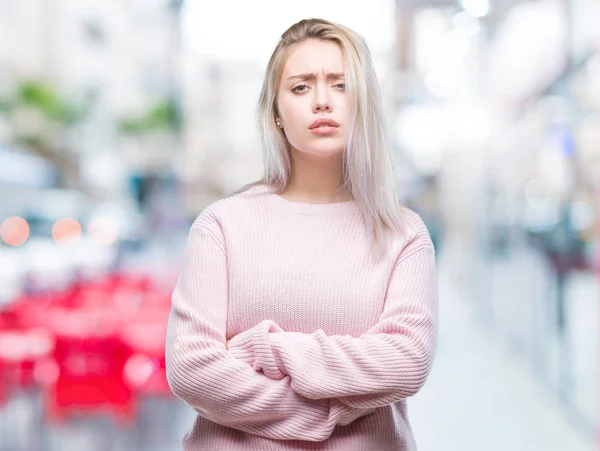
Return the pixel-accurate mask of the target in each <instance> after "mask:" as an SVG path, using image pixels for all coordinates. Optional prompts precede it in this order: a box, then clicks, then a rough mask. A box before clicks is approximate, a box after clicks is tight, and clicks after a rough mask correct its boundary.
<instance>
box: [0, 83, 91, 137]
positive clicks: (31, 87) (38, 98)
mask: <svg viewBox="0 0 600 451" xmlns="http://www.w3.org/2000/svg"><path fill="white" fill-rule="evenodd" d="M22 106H29V107H32V108H35V109H37V110H38V111H39V112H40V113H42V114H43V115H44V116H45V117H46V118H48V119H50V120H53V121H56V122H58V123H60V124H62V125H64V126H71V125H74V124H75V123H76V122H78V121H79V120H80V119H81V118H82V117H83V115H84V113H85V107H83V106H81V107H76V106H75V105H74V104H72V103H69V102H68V101H67V100H65V99H63V98H62V97H61V96H60V94H59V93H58V92H57V91H56V90H55V89H54V88H53V87H52V86H51V85H49V84H47V83H44V82H40V81H34V80H26V81H23V82H21V83H19V85H18V86H17V88H16V90H15V92H14V93H13V95H12V96H11V97H10V98H7V99H0V112H1V113H5V114H7V113H10V111H12V110H14V109H18V108H19V107H22Z"/></svg>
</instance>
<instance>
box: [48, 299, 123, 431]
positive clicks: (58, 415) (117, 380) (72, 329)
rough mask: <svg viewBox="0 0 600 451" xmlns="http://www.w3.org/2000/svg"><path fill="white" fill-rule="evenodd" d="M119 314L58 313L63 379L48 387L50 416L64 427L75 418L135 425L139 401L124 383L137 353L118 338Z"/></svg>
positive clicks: (53, 322) (54, 316)
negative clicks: (103, 416)
mask: <svg viewBox="0 0 600 451" xmlns="http://www.w3.org/2000/svg"><path fill="white" fill-rule="evenodd" d="M112 315H113V313H110V312H106V311H105V312H103V311H84V310H66V309H54V311H52V312H51V313H50V314H49V315H48V321H49V324H50V326H51V327H52V328H53V329H54V330H55V332H56V349H55V352H54V360H55V362H56V366H57V369H58V371H57V373H58V375H57V378H56V381H55V382H54V384H52V385H51V386H50V387H48V390H47V393H46V396H45V401H46V403H45V404H46V416H47V419H48V420H49V421H53V422H60V421H64V420H65V419H66V418H67V416H68V415H69V414H70V413H73V412H78V413H79V412H82V413H98V412H103V413H108V414H110V415H111V416H113V418H115V419H116V420H117V423H119V424H120V425H123V426H129V425H131V424H132V423H133V421H134V416H135V397H134V394H133V392H132V390H131V389H130V388H129V386H128V385H127V384H126V383H125V381H124V380H123V369H124V367H125V363H126V362H127V359H128V358H129V356H130V354H131V351H130V350H129V348H128V347H127V346H126V345H125V344H124V343H123V342H122V341H121V340H120V339H119V338H118V336H117V326H118V322H117V320H116V318H115V317H114V316H112Z"/></svg>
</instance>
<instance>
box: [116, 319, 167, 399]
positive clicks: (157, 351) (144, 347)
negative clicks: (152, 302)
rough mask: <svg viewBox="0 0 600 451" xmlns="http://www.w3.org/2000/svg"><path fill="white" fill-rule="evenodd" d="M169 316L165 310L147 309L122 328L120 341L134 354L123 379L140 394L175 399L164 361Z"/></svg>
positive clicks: (128, 362) (126, 367) (128, 361)
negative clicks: (172, 397)
mask: <svg viewBox="0 0 600 451" xmlns="http://www.w3.org/2000/svg"><path fill="white" fill-rule="evenodd" d="M140 313H141V312H140ZM168 314H169V311H168V310H167V309H164V308H148V309H147V310H145V311H144V313H143V314H141V315H140V316H138V317H137V318H136V320H133V321H131V322H129V323H128V324H125V325H124V326H123V328H122V329H121V334H120V338H121V340H122V341H123V342H124V343H126V344H127V346H128V347H129V348H130V349H131V350H132V352H133V353H132V355H131V356H130V357H129V359H128V360H127V363H126V364H125V367H124V372H123V377H124V379H125V381H126V383H127V384H128V385H129V386H130V387H131V389H132V390H134V391H136V392H137V393H138V394H140V395H160V396H162V395H166V396H172V392H171V389H170V387H169V384H168V382H167V375H166V362H165V340H166V331H167V322H168Z"/></svg>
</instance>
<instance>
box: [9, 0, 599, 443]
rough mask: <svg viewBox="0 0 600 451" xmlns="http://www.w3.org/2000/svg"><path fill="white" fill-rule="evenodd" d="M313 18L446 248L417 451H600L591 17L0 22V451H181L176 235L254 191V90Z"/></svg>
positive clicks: (589, 0)
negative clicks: (285, 37) (349, 34)
mask: <svg viewBox="0 0 600 451" xmlns="http://www.w3.org/2000/svg"><path fill="white" fill-rule="evenodd" d="M307 17H322V18H325V19H329V20H332V21H335V22H339V23H342V24H345V25H347V26H349V27H351V28H353V29H355V30H356V31H358V32H359V33H360V34H362V35H363V36H364V37H365V38H366V40H367V42H368V43H369V45H370V48H371V51H372V54H373V58H374V62H375V65H376V70H377V73H378V77H379V81H380V85H381V89H382V91H383V97H384V100H385V108H386V110H387V118H388V121H389V124H388V125H389V129H390V131H391V133H390V138H391V140H392V142H393V149H394V160H395V161H396V166H397V173H396V180H397V187H398V192H399V193H400V195H401V198H402V200H403V202H404V203H405V204H406V205H408V206H410V207H411V208H413V209H414V210H416V211H417V212H419V213H420V214H421V215H422V217H423V219H424V220H425V221H426V223H427V225H428V227H429V230H430V233H431V235H432V238H433V240H434V243H435V245H436V250H437V255H438V270H439V285H440V308H441V312H440V314H441V325H440V340H439V348H438V355H437V360H436V363H435V365H434V370H433V372H432V375H431V377H430V379H429V381H428V383H427V384H426V386H425V388H424V389H423V390H422V391H421V392H420V393H419V394H418V395H417V396H415V398H414V399H412V400H410V401H409V406H410V407H409V409H410V412H411V418H412V424H413V428H414V431H415V435H416V440H417V444H418V445H419V450H420V451H434V450H435V451H438V450H444V451H452V450H460V451H471V450H473V451H475V450H477V451H488V450H506V449H511V450H514V451H520V450H523V451H534V450H557V451H559V450H560V451H566V450H569V451H572V450H592V449H600V448H598V447H597V446H596V447H595V444H596V442H597V440H596V439H595V438H596V437H600V434H598V433H597V425H598V407H597V406H598V401H599V400H600V393H598V383H597V377H598V372H597V366H598V357H599V356H600V349H599V348H598V346H599V337H598V321H599V319H600V312H599V311H598V310H599V309H598V299H599V294H600V293H599V289H598V288H599V283H598V280H599V279H598V269H599V264H600V249H599V248H598V231H599V230H600V228H599V219H598V199H599V195H600V28H599V27H598V23H600V2H598V1H597V0H532V1H522V0H461V1H457V0H395V1H394V0H371V1H369V2H353V3H352V4H350V3H348V2H344V1H342V0H328V1H327V2H323V1H319V0H305V1H303V2H301V3H300V4H296V5H291V4H288V3H286V2H277V1H275V0H254V1H251V2H243V1H241V0H221V1H219V2H197V1H196V2H192V1H184V0H119V1H116V0H18V1H17V0H0V193H1V196H0V237H1V239H0V449H1V450H7V451H8V450H10V451H13V450H15V451H17V450H18V451H20V450H43V451H49V450H52V451H54V450H64V449H69V450H86V451H87V450H142V449H143V450H161V451H164V450H176V449H180V443H181V439H182V437H183V435H184V433H185V432H186V431H187V430H188V429H189V427H190V426H191V424H192V422H193V418H194V415H195V412H194V411H193V410H192V409H191V408H189V407H187V406H186V405H185V404H183V403H182V402H181V401H179V400H177V399H176V398H174V397H173V396H172V395H171V394H170V392H169V389H168V386H167V384H166V380H165V375H164V333H165V330H166V321H167V315H168V312H169V303H170V299H169V298H170V293H171V290H172V288H173V285H174V282H175V278H176V276H177V270H178V268H179V264H180V262H181V258H182V253H183V246H184V244H185V239H186V237H187V232H188V229H189V226H190V224H191V221H193V220H194V218H195V217H196V216H197V215H198V213H199V212H200V211H201V210H202V209H203V208H204V207H205V206H207V205H208V204H209V203H211V202H213V201H214V200H216V199H218V198H220V197H223V196H226V195H227V194H229V193H231V192H232V191H234V190H235V189H237V188H239V187H241V186H242V185H243V184H245V183H248V182H251V181H254V180H256V179H258V178H259V177H260V176H261V172H262V166H261V165H262V159H261V152H260V148H259V146H258V136H257V130H256V128H255V115H254V111H255V106H256V102H257V98H258V93H259V90H260V84H261V80H262V76H263V72H264V69H265V67H266V64H267V61H268V58H269V56H270V53H271V52H272V50H273V49H274V47H275V45H276V43H277V40H278V38H279V36H280V35H281V33H282V32H283V31H284V30H285V29H286V28H287V27H288V26H290V25H291V24H292V23H295V22H297V21H298V20H300V19H303V18H307Z"/></svg>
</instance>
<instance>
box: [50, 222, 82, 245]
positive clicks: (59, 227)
mask: <svg viewBox="0 0 600 451" xmlns="http://www.w3.org/2000/svg"><path fill="white" fill-rule="evenodd" d="M52 238H54V241H56V242H57V243H58V244H67V243H73V242H76V241H78V240H79V239H80V238H81V225H80V224H79V222H78V221H77V220H76V219H73V218H62V219H59V220H58V221H56V222H55V223H54V226H53V227H52Z"/></svg>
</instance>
